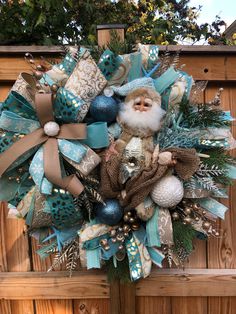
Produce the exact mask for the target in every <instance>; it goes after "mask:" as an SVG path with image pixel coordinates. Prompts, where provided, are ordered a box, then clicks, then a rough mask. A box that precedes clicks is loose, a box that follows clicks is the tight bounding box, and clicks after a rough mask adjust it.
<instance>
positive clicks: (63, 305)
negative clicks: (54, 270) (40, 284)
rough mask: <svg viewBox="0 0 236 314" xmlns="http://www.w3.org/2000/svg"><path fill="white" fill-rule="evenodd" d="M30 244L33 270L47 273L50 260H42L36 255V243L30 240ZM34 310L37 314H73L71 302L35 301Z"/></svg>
mask: <svg viewBox="0 0 236 314" xmlns="http://www.w3.org/2000/svg"><path fill="white" fill-rule="evenodd" d="M31 243H32V264H33V270H34V271H37V272H40V271H47V270H48V268H49V267H50V266H51V259H50V258H46V259H43V260H42V259H41V258H40V257H39V255H38V254H37V253H36V250H37V249H38V248H39V247H38V246H37V241H36V240H35V239H33V238H32V240H31ZM55 299H56V297H55ZM35 309H36V313H37V314H38V313H43V314H44V313H45V314H53V313H55V314H73V307H72V300H36V301H35Z"/></svg>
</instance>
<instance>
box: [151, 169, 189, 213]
mask: <svg viewBox="0 0 236 314" xmlns="http://www.w3.org/2000/svg"><path fill="white" fill-rule="evenodd" d="M183 196H184V187H183V183H182V182H181V181H180V180H179V179H178V178H177V177H175V176H173V175H170V176H166V177H164V178H162V179H160V180H159V181H158V182H157V183H156V184H155V186H154V188H153V190H152V192H151V198H152V199H153V201H154V202H155V203H156V204H157V205H158V206H160V207H164V208H170V207H174V206H175V205H177V204H178V203H179V202H180V201H181V200H182V198H183Z"/></svg>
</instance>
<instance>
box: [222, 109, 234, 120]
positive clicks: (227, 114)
mask: <svg viewBox="0 0 236 314" xmlns="http://www.w3.org/2000/svg"><path fill="white" fill-rule="evenodd" d="M222 119H223V120H224V121H234V120H235V119H234V118H233V117H232V116H231V113H230V111H224V112H223V117H222Z"/></svg>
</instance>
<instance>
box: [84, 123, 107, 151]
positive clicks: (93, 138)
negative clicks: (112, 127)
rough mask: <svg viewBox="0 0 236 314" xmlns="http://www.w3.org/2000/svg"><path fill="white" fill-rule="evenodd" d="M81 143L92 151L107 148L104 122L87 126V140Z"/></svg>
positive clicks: (105, 124)
mask: <svg viewBox="0 0 236 314" xmlns="http://www.w3.org/2000/svg"><path fill="white" fill-rule="evenodd" d="M81 143H83V144H86V145H88V146H89V147H91V148H93V149H99V148H104V147H108V146H109V135H108V129H107V123H106V122H95V123H92V124H90V125H88V126H87V138H86V139H85V140H82V141H81Z"/></svg>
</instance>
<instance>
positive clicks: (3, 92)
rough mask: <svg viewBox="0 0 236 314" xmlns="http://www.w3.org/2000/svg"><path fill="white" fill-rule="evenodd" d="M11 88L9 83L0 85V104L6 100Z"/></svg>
mask: <svg viewBox="0 0 236 314" xmlns="http://www.w3.org/2000/svg"><path fill="white" fill-rule="evenodd" d="M11 86H12V84H11V83H8V84H1V85H0V102H1V101H4V100H5V99H6V97H7V95H8V93H9V90H10V88H11Z"/></svg>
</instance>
